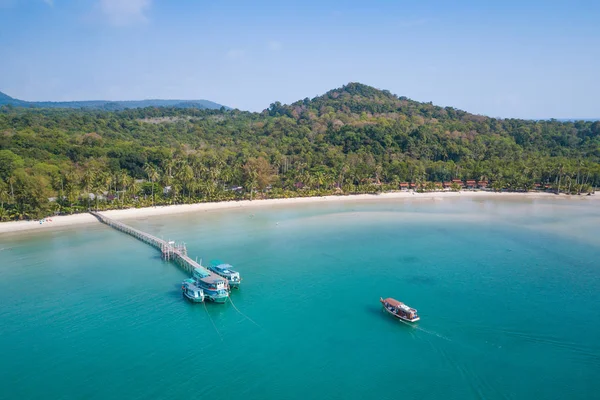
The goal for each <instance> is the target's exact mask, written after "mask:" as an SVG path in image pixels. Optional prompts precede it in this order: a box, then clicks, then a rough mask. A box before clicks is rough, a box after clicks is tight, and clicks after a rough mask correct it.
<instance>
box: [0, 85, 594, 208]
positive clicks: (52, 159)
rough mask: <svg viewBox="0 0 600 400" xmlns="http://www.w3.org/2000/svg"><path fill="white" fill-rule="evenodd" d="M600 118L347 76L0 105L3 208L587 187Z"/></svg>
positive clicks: (568, 190)
mask: <svg viewBox="0 0 600 400" xmlns="http://www.w3.org/2000/svg"><path fill="white" fill-rule="evenodd" d="M599 161H600V123H599V122H597V121H596V122H592V121H578V122H560V121H555V120H550V121H527V120H513V119H494V118H487V117H483V116H478V115H473V114H469V113H466V112H464V111H460V110H456V109H453V108H450V107H445V108H443V107H436V106H433V105H432V104H430V103H419V102H415V101H412V100H409V99H407V98H404V97H398V96H396V95H393V94H391V93H389V92H386V91H379V90H377V89H374V88H371V87H368V86H365V85H360V84H349V85H346V86H344V87H342V88H340V89H335V90H333V91H330V92H328V93H326V94H325V95H323V96H320V97H317V98H315V99H312V100H311V99H305V100H302V101H299V102H296V103H293V104H291V105H282V104H280V103H274V104H272V105H271V106H270V107H269V108H268V109H266V110H264V111H263V112H262V113H250V112H242V111H239V110H224V109H221V110H199V109H178V108H154V107H153V108H143V109H131V110H124V111H114V112H111V111H101V110H65V109H23V108H14V107H6V106H5V107H1V108H0V220H12V219H35V218H40V217H43V216H47V215H51V214H54V213H63V214H69V213H75V212H82V211H86V210H88V209H90V208H99V209H106V208H121V207H132V206H138V207H141V206H151V205H153V204H180V203H193V202H200V201H216V200H229V199H254V198H257V197H289V196H310V195H323V194H349V193H372V192H378V191H386V190H397V189H398V187H399V183H400V182H414V183H417V184H418V187H419V188H420V189H421V190H433V189H435V185H431V184H430V185H428V184H427V183H428V182H442V181H449V180H452V179H463V180H467V179H474V180H488V181H489V183H490V186H491V187H492V188H493V189H494V190H531V189H533V188H534V187H535V185H536V183H538V184H539V183H541V184H543V185H544V186H545V185H548V186H549V190H553V191H555V192H565V193H571V194H581V193H589V192H592V191H593V190H594V187H596V186H598V185H599V184H600V164H599Z"/></svg>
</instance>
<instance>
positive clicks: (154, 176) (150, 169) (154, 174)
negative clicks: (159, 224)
mask: <svg viewBox="0 0 600 400" xmlns="http://www.w3.org/2000/svg"><path fill="white" fill-rule="evenodd" d="M144 172H146V175H148V179H150V182H152V207H154V181H156V180H158V179H159V178H160V175H159V174H158V171H157V169H156V168H155V167H154V166H153V165H151V164H146V165H145V166H144Z"/></svg>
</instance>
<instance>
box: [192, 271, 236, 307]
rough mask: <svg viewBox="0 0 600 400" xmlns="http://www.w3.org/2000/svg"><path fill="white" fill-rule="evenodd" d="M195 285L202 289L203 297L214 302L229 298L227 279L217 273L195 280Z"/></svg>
mask: <svg viewBox="0 0 600 400" xmlns="http://www.w3.org/2000/svg"><path fill="white" fill-rule="evenodd" d="M196 285H197V286H198V287H200V288H201V289H202V290H203V291H204V297H205V298H207V299H208V300H210V301H212V302H215V303H225V302H226V301H227V299H228V298H229V292H228V291H227V288H228V287H229V285H228V284H227V280H226V279H225V278H223V277H222V276H219V275H217V274H210V275H209V276H207V277H204V278H200V279H197V280H196Z"/></svg>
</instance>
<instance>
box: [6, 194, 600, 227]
mask: <svg viewBox="0 0 600 400" xmlns="http://www.w3.org/2000/svg"><path fill="white" fill-rule="evenodd" d="M460 197H464V198H472V197H489V198H507V199H508V198H513V199H518V198H529V199H535V198H538V199H542V198H553V199H564V200H571V199H572V200H582V199H594V200H596V199H598V198H599V197H598V196H566V195H560V196H557V195H555V194H552V193H494V192H429V193H414V192H392V193H382V194H378V195H373V194H358V195H349V196H323V197H295V198H289V199H268V200H254V201H249V200H242V201H222V202H215V203H199V204H181V205H173V206H157V207H146V208H128V209H124V210H110V211H102V213H103V214H104V215H106V216H107V217H110V218H114V219H119V220H120V219H128V218H140V217H150V216H155V215H168V214H179V213H190V212H198V211H206V210H220V209H228V208H240V207H267V206H275V205H288V204H301V203H322V202H343V201H360V200H393V199H411V200H417V199H422V200H435V199H443V198H460ZM50 220H51V221H48V220H47V221H45V222H43V223H40V221H12V222H2V223H0V234H2V233H10V232H20V231H33V230H38V231H41V230H50V229H56V228H61V227H67V226H73V225H81V224H90V223H98V220H97V219H96V218H94V217H93V216H92V215H90V214H75V215H66V216H58V217H51V218H50Z"/></svg>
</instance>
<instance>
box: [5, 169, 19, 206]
mask: <svg viewBox="0 0 600 400" xmlns="http://www.w3.org/2000/svg"><path fill="white" fill-rule="evenodd" d="M7 182H8V184H9V185H10V198H11V201H12V202H13V203H14V202H15V191H14V185H15V183H17V177H16V176H14V175H11V176H9V177H8V181H7Z"/></svg>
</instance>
